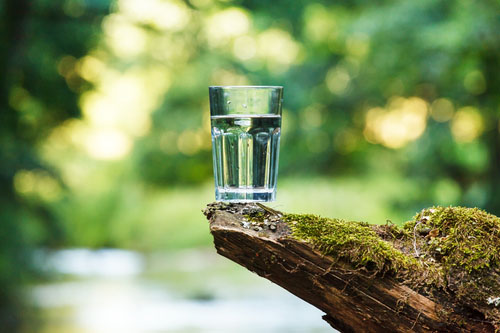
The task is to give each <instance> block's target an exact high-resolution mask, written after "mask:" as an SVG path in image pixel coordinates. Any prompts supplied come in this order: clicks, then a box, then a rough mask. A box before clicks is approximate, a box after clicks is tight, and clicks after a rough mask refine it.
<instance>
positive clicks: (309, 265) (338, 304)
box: [205, 204, 494, 332]
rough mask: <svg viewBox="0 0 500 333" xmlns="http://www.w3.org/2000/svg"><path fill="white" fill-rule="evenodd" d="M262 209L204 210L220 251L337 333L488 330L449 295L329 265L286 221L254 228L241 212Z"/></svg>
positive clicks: (225, 207)
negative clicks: (305, 305)
mask: <svg viewBox="0 0 500 333" xmlns="http://www.w3.org/2000/svg"><path fill="white" fill-rule="evenodd" d="M249 209H250V210H257V209H260V207H258V206H255V205H251V204H247V205H243V204H232V205H224V204H222V205H221V204H212V205H209V206H208V207H207V209H206V210H205V215H206V216H207V218H208V219H209V221H210V231H211V233H212V235H213V237H214V244H215V247H216V249H217V252H218V253H219V254H220V255H222V256H224V257H227V258H229V259H230V260H232V261H235V262H236V263H238V264H240V265H242V266H244V267H246V268H247V269H249V270H250V271H252V272H255V273H257V274H258V275H260V276H262V277H264V278H266V279H268V280H270V281H272V282H274V283H276V284H278V285H280V286H281V287H283V288H285V289H287V290H288V291H290V292H291V293H293V294H294V295H296V296H298V297H300V298H302V299H304V300H305V301H307V302H309V303H310V304H312V305H314V306H315V307H317V308H319V309H320V310H322V311H323V312H325V316H323V319H324V320H326V321H327V322H328V323H329V324H330V325H331V326H332V327H334V328H335V329H337V330H339V331H341V332H493V331H494V329H493V326H491V325H490V324H488V323H487V322H486V321H485V320H484V319H483V318H481V316H479V315H478V314H477V313H474V311H471V310H469V309H466V308H463V307H457V306H455V305H454V304H453V297H452V295H444V294H443V295H442V297H436V295H435V294H433V297H432V299H431V297H430V296H426V295H423V294H421V293H419V292H417V291H415V290H412V289H411V288H410V287H408V286H407V285H405V284H404V283H403V281H397V280H395V279H394V278H392V277H391V276H376V275H374V274H372V273H370V272H369V271H366V270H359V269H357V270H356V269H353V267H351V266H350V265H349V263H345V262H339V261H337V262H334V261H333V260H332V258H330V257H329V256H324V255H322V254H321V253H320V252H318V251H317V250H315V249H313V248H312V247H311V246H310V244H308V243H306V242H302V241H299V240H296V239H294V238H292V237H290V230H289V228H288V226H287V225H286V223H284V222H282V221H280V220H279V217H274V222H273V221H271V223H270V224H269V226H271V227H265V228H261V227H254V226H253V225H252V224H251V223H250V222H249V221H248V219H246V218H245V217H244V214H245V212H247V211H248V210H249Z"/></svg>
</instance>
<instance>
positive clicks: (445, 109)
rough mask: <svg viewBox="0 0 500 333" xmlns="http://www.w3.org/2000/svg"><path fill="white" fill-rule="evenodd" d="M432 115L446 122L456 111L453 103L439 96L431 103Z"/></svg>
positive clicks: (437, 119)
mask: <svg viewBox="0 0 500 333" xmlns="http://www.w3.org/2000/svg"><path fill="white" fill-rule="evenodd" d="M430 111H431V117H432V118H433V119H434V120H435V121H438V122H441V123H444V122H446V121H448V120H450V119H451V118H452V117H453V114H454V113H455V108H454V106H453V103H452V102H451V101H450V100H449V99H446V98H438V99H436V100H435V101H434V102H432V104H431V108H430Z"/></svg>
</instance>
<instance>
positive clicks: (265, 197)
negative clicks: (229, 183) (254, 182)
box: [215, 188, 276, 202]
mask: <svg viewBox="0 0 500 333" xmlns="http://www.w3.org/2000/svg"><path fill="white" fill-rule="evenodd" d="M215 200H216V201H229V202H269V201H274V200H276V189H258V188H248V189H247V188H243V189H242V188H215Z"/></svg>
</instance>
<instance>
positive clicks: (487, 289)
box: [204, 202, 500, 332]
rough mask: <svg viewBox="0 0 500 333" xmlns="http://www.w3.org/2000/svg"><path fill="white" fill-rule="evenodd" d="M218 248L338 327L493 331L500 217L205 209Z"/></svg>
mask: <svg viewBox="0 0 500 333" xmlns="http://www.w3.org/2000/svg"><path fill="white" fill-rule="evenodd" d="M204 213H205V215H206V216H207V218H208V219H209V220H210V230H211V232H212V235H213V236H214V243H215V247H216V249H217V251H218V252H219V253H220V254H221V255H223V256H225V257H228V258H229V259H231V260H233V261H235V262H237V263H239V264H241V265H243V266H245V267H247V268H248V269H250V270H251V271H253V272H256V273H257V274H259V275H261V276H263V277H265V278H267V279H269V280H271V281H273V282H275V283H276V284H278V285H280V286H282V287H284V288H286V289H287V290H289V291H290V292H292V293H294V294H295V295H297V296H298V297H300V298H302V299H304V300H306V301H307V302H309V303H311V304H313V305H314V306H316V307H318V308H319V309H321V310H322V311H324V312H325V313H326V315H325V316H324V317H323V318H324V319H325V320H326V321H327V322H328V323H330V324H331V325H332V327H334V328H336V329H338V330H340V331H341V332H358V331H363V332H436V331H437V332H450V331H453V332H495V331H498V330H499V328H500V311H499V310H500V269H499V266H500V265H499V264H500V253H499V252H500V219H499V218H498V217H496V216H494V215H491V214H488V213H486V212H484V211H482V210H480V209H477V208H465V207H431V208H428V209H424V210H422V211H421V212H419V213H418V214H416V215H415V216H414V218H413V219H411V220H410V221H408V222H406V223H404V225H403V226H402V227H399V226H397V225H394V224H385V225H370V224H368V223H365V222H356V221H346V220H342V219H336V218H324V217H320V216H316V215H311V214H286V213H281V212H278V211H276V210H273V209H270V208H268V207H266V206H263V205H260V204H259V205H257V204H235V203H232V204H229V203H220V202H218V203H213V204H210V205H208V206H207V208H206V209H205V211H204Z"/></svg>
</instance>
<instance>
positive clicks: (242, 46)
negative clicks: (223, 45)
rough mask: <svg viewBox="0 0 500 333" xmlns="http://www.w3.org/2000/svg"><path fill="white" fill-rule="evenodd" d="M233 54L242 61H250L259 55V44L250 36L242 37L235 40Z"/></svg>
mask: <svg viewBox="0 0 500 333" xmlns="http://www.w3.org/2000/svg"><path fill="white" fill-rule="evenodd" d="M233 54H234V56H235V57H236V58H238V59H240V60H243V61H245V60H250V59H252V58H254V57H255V55H256V54H257V42H256V40H255V38H253V37H250V36H240V37H238V38H236V39H235V40H234V44H233Z"/></svg>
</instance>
